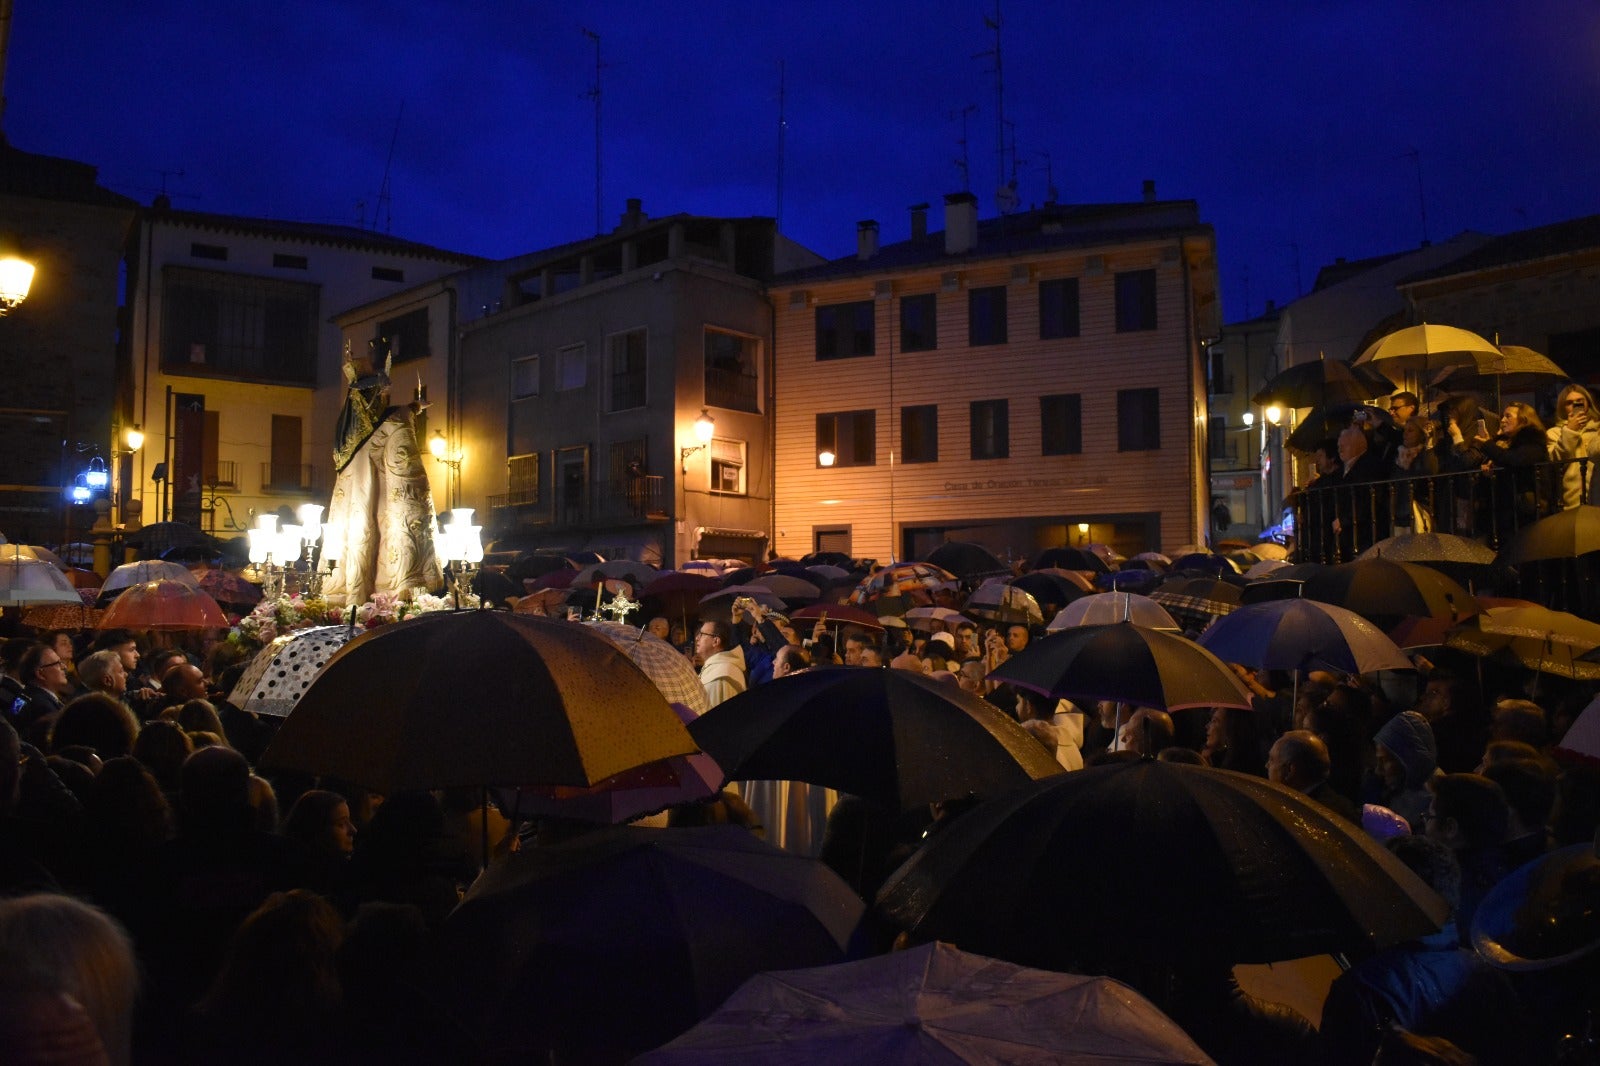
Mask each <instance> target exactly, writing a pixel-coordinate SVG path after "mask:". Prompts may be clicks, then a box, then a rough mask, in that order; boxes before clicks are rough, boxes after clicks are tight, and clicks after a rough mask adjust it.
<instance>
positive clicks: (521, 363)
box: [511, 355, 539, 400]
mask: <svg viewBox="0 0 1600 1066" xmlns="http://www.w3.org/2000/svg"><path fill="white" fill-rule="evenodd" d="M537 395H539V357H538V356H537V355H529V356H524V357H523V358H521V359H513V360H511V398H512V399H513V400H526V399H527V398H528V397H530V396H537Z"/></svg>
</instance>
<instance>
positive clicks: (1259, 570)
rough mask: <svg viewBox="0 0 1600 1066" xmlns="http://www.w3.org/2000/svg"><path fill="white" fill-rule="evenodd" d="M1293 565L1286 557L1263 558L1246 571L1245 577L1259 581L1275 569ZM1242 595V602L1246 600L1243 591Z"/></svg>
mask: <svg viewBox="0 0 1600 1066" xmlns="http://www.w3.org/2000/svg"><path fill="white" fill-rule="evenodd" d="M1292 565H1293V564H1292V563H1290V562H1289V561H1288V560H1286V559H1263V560H1261V561H1260V562H1259V563H1256V564H1255V565H1254V566H1252V567H1250V569H1248V570H1246V571H1245V572H1244V579H1245V580H1246V581H1259V580H1261V579H1262V578H1264V577H1268V576H1270V575H1271V574H1272V572H1273V571H1274V570H1284V569H1287V568H1288V567H1290V566H1292ZM1240 596H1241V600H1240V602H1244V601H1243V599H1242V596H1243V592H1241V593H1240Z"/></svg>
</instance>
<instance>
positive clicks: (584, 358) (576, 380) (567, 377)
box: [556, 344, 589, 392]
mask: <svg viewBox="0 0 1600 1066" xmlns="http://www.w3.org/2000/svg"><path fill="white" fill-rule="evenodd" d="M556 366H557V368H558V369H559V371H560V374H561V380H560V381H558V382H556V391H557V392H566V391H568V390H569V389H581V388H583V387H584V386H585V385H587V384H588V383H589V348H588V345H584V344H569V345H567V347H565V348H562V349H561V350H560V351H558V352H556Z"/></svg>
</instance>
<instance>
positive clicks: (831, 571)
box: [805, 563, 850, 585]
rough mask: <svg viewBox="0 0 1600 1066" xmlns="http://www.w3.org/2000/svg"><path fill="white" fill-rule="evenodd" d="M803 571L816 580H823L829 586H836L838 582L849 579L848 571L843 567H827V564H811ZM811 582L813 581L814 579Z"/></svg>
mask: <svg viewBox="0 0 1600 1066" xmlns="http://www.w3.org/2000/svg"><path fill="white" fill-rule="evenodd" d="M805 569H806V572H807V573H810V574H815V575H816V576H817V577H818V578H821V579H823V580H824V581H826V582H827V583H828V584H830V585H832V584H837V583H838V582H840V581H845V580H848V579H849V577H850V571H848V570H846V569H845V568H844V567H842V566H829V565H828V564H827V563H813V564H812V565H811V566H808V567H806V568H805ZM813 580H815V578H814V579H813Z"/></svg>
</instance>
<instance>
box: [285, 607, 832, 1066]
mask: <svg viewBox="0 0 1600 1066" xmlns="http://www.w3.org/2000/svg"><path fill="white" fill-rule="evenodd" d="M572 628H574V629H576V628H578V627H576V626H574V627H572ZM290 721H293V719H290ZM863 909H864V908H863V905H862V903H861V900H860V899H858V898H857V897H856V896H855V894H854V893H853V892H851V891H850V888H849V887H848V886H847V885H846V884H845V883H844V882H843V881H841V880H840V879H839V877H838V875H836V874H835V873H833V871H831V870H829V869H828V868H827V867H825V866H823V865H822V864H821V863H819V862H817V861H816V860H814V859H807V858H804V857H802V856H799V855H794V854H791V853H788V852H784V851H780V850H779V849H777V848H775V847H773V846H772V845H770V844H766V843H764V842H762V841H760V840H757V839H756V838H755V837H753V836H751V835H750V834H749V833H748V832H746V831H745V830H743V829H740V828H737V827H734V826H706V827H703V828H697V829H668V830H662V829H642V828H638V827H634V826H614V827H611V828H607V829H602V830H599V831H596V832H591V833H587V834H584V835H582V836H579V837H577V838H575V839H571V840H568V841H565V842H563V843H560V844H554V845H550V846H545V847H536V848H525V849H523V850H521V851H519V852H516V853H514V854H512V855H509V856H507V858H506V859H505V860H503V861H499V862H496V863H495V864H493V865H492V866H490V867H489V869H488V870H487V871H486V872H485V873H484V874H483V875H482V876H481V877H479V878H478V880H477V881H476V882H475V883H474V884H473V886H472V888H471V890H470V891H469V892H468V893H467V897H466V899H464V900H463V901H462V903H461V905H460V906H459V907H457V908H456V909H455V911H454V912H452V913H451V915H450V917H449V918H448V919H447V920H446V921H445V923H444V926H443V927H442V929H441V930H440V932H439V945H438V948H439V950H438V953H437V956H436V963H435V964H434V965H433V966H431V967H430V968H429V969H430V971H431V972H432V974H433V978H434V981H433V983H434V989H435V993H434V994H436V995H438V996H439V997H441V998H444V999H445V1000H446V1001H447V1002H448V1003H450V1004H451V1005H452V1006H453V1008H454V1012H455V1013H456V1015H457V1017H458V1018H459V1019H460V1020H461V1021H463V1022H465V1023H466V1025H467V1027H468V1028H469V1029H470V1030H471V1031H473V1032H475V1033H477V1034H479V1035H480V1038H481V1039H482V1041H483V1042H484V1043H485V1044H486V1045H487V1047H486V1050H487V1051H488V1052H489V1053H490V1057H491V1058H493V1059H494V1060H495V1061H512V1060H513V1058H515V1060H517V1061H525V1060H540V1061H542V1060H544V1059H546V1058H548V1059H549V1060H550V1061H552V1062H554V1061H562V1062H565V1061H568V1057H569V1055H571V1056H572V1061H579V1060H580V1059H581V1061H585V1062H590V1061H595V1062H614V1061H615V1062H620V1061H623V1060H624V1059H626V1058H627V1057H628V1056H629V1055H630V1054H634V1053H637V1052H642V1051H645V1050H648V1049H649V1048H652V1047H655V1046H657V1045H659V1044H661V1043H662V1042H664V1041H666V1040H668V1039H670V1038H672V1037H674V1036H677V1035H678V1034H679V1033H681V1032H683V1031H684V1030H685V1029H687V1028H689V1027H690V1026H691V1025H693V1024H694V1023H695V1022H697V1021H698V1020H700V1019H701V1018H703V1017H704V1016H705V1015H707V1014H709V1013H710V1012H711V1011H712V1010H713V1009H714V1008H716V1007H717V1006H718V1005H719V1004H721V1003H722V1001H723V1000H724V999H726V998H727V997H728V996H729V995H730V994H731V993H732V992H733V991H734V990H735V989H736V988H738V987H739V985H740V984H742V983H743V982H744V981H745V980H746V979H747V978H749V977H752V976H754V975H755V974H757V973H760V972H762V971H763V970H781V969H791V968H795V967H803V966H816V965H823V964H827V963H834V962H840V961H843V960H844V959H845V958H846V957H847V955H848V954H849V946H850V945H851V942H852V938H853V937H854V936H855V933H856V928H857V925H858V924H859V922H860V920H861V916H862V912H863Z"/></svg>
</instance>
